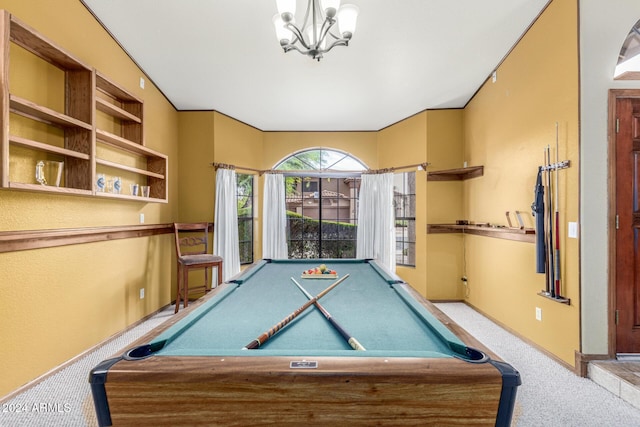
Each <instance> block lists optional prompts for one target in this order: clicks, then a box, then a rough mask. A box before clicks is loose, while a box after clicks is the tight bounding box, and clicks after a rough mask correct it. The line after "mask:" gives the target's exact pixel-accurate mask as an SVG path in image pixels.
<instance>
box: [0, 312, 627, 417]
mask: <svg viewBox="0 0 640 427" xmlns="http://www.w3.org/2000/svg"><path fill="white" fill-rule="evenodd" d="M437 306H438V308H440V309H441V310H442V311H443V312H445V313H446V314H447V315H448V316H449V317H451V318H452V319H453V320H454V321H455V322H456V323H458V324H459V325H460V326H462V327H463V328H465V329H466V330H467V331H469V332H470V333H471V334H472V335H474V336H475V337H476V338H478V339H479V340H480V341H482V342H483V343H484V344H485V345H486V346H487V347H489V348H490V349H491V350H492V351H494V352H495V353H496V354H498V355H499V356H500V357H502V358H503V359H504V360H505V361H507V362H509V363H511V364H512V365H513V366H514V367H515V368H516V369H518V370H519V371H520V375H521V376H522V381H523V385H522V386H521V387H520V388H519V389H518V395H517V401H516V409H515V415H514V422H513V426H517V427H530V426H531V427H534V426H535V427H547V426H548V427H571V426H576V427H591V426H593V427H601V426H608V427H631V426H640V410H638V409H636V408H634V407H633V406H631V405H629V404H628V403H626V402H625V401H623V400H622V399H620V398H618V397H616V396H614V395H613V394H611V393H609V392H608V391H606V390H605V389H604V388H602V387H600V386H599V385H597V384H595V383H594V382H592V381H591V380H588V379H585V378H580V377H577V376H575V375H574V374H573V373H572V372H570V371H569V370H567V369H566V368H564V367H563V366H561V365H559V364H558V363H556V362H555V361H553V360H551V359H549V358H548V357H546V356H545V355H543V354H542V353H540V352H539V351H537V350H536V349H534V348H532V347H531V346H529V345H527V344H525V343H524V342H523V341H521V340H520V339H518V338H516V337H514V336H513V335H511V334H510V333H508V332H506V331H505V330H503V329H502V328H500V327H498V326H497V325H495V324H494V323H492V322H491V321H489V320H488V319H487V318H485V317H484V316H482V315H480V314H478V313H477V312H475V311H474V310H472V309H471V308H469V307H468V306H466V305H465V304H462V303H446V304H437ZM172 314H173V310H172V309H171V308H170V307H169V308H167V309H166V310H164V311H162V312H161V313H159V314H158V315H156V316H154V317H153V318H151V319H149V320H148V321H146V322H144V323H143V324H141V325H140V326H138V327H136V328H134V329H132V330H130V331H127V332H125V333H124V334H122V335H121V336H119V337H117V338H116V339H114V340H112V341H110V342H108V343H106V344H105V345H104V346H101V347H100V348H99V349H97V350H95V351H93V352H92V353H90V354H88V355H86V356H85V357H83V358H81V359H80V360H78V361H76V362H75V363H73V364H72V365H70V366H68V367H67V368H65V369H63V370H61V371H59V372H58V373H56V374H55V375H52V376H50V377H48V378H47V379H45V380H44V381H42V382H41V383H40V384H38V385H36V386H34V387H32V388H30V389H29V390H27V391H25V392H24V393H22V394H20V395H18V396H16V397H14V398H13V399H11V400H8V401H5V402H2V403H1V404H0V427H23V426H34V427H35V426H37V427H40V426H42V427H54V426H61V427H84V426H91V427H93V426H96V425H97V422H96V418H95V414H94V409H93V402H92V400H91V391H90V388H89V383H88V375H89V371H90V370H91V369H92V368H93V367H94V366H96V365H97V364H98V363H100V362H101V361H102V360H104V359H106V358H108V357H109V356H111V355H113V354H115V353H117V352H119V351H120V350H121V349H124V348H125V347H127V345H128V343H130V342H132V341H133V340H135V339H137V338H139V337H140V336H142V335H144V334H145V333H146V332H148V331H149V330H151V329H153V328H154V327H156V326H158V325H159V324H161V323H162V322H164V321H165V320H167V319H169V318H170V317H171V316H172ZM372 421H374V420H372Z"/></svg>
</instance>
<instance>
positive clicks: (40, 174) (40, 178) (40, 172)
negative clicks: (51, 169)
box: [36, 160, 47, 185]
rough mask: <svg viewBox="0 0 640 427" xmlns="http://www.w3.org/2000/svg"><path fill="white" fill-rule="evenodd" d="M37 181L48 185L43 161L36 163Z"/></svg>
mask: <svg viewBox="0 0 640 427" xmlns="http://www.w3.org/2000/svg"><path fill="white" fill-rule="evenodd" d="M36 181H38V182H39V183H40V184H41V185H47V179H46V178H45V177H44V162H43V161H42V160H40V161H39V162H38V163H36Z"/></svg>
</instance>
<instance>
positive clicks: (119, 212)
mask: <svg viewBox="0 0 640 427" xmlns="http://www.w3.org/2000/svg"><path fill="white" fill-rule="evenodd" d="M0 8H3V9H6V10H8V11H9V12H11V13H13V14H14V15H15V16H16V17H18V18H19V19H20V20H22V21H23V22H25V23H27V24H28V25H30V26H31V27H33V28H35V29H36V30H37V31H39V32H41V33H42V34H44V35H45V36H46V37H47V38H49V39H51V40H53V41H54V42H55V43H56V44H58V45H60V46H62V47H63V48H65V49H66V50H68V51H70V52H71V53H73V54H74V55H75V56H77V57H78V58H80V59H81V60H83V61H84V62H86V63H88V64H90V65H91V66H94V67H95V68H96V69H98V70H99V71H100V72H102V73H103V74H105V75H106V76H107V77H109V78H110V79H112V80H114V81H115V82H117V83H119V84H120V85H121V86H123V87H125V88H126V89H128V90H129V91H131V92H133V93H135V94H136V95H137V96H138V97H140V98H141V99H143V100H144V110H145V112H144V119H145V123H146V126H145V135H146V145H147V146H148V147H149V148H151V149H154V150H156V151H159V152H162V153H164V154H167V155H168V156H169V171H168V177H169V181H168V194H169V203H167V204H160V203H141V202H124V201H117V200H105V199H100V198H94V197H74V196H64V195H52V194H41V193H36V192H19V191H10V190H0V231H14V230H37V229H58V228H81V227H94V226H118V225H134V224H138V222H139V214H140V213H144V214H145V223H146V224H156V223H161V224H162V223H168V222H172V221H173V220H174V218H175V217H176V212H177V200H176V201H175V202H174V198H175V197H176V195H177V185H176V183H177V180H176V179H173V178H172V177H176V176H177V166H176V165H177V162H176V161H175V159H177V152H178V145H177V137H178V134H177V130H178V126H177V120H178V114H177V112H176V111H175V109H174V108H173V107H172V106H171V104H170V103H169V102H167V101H166V99H165V98H164V97H163V95H162V94H161V93H160V92H159V91H158V90H157V89H156V88H155V87H154V86H153V84H151V82H149V81H148V80H147V84H146V86H145V89H140V87H139V85H138V82H139V79H140V77H143V76H144V75H143V73H142V72H141V71H140V70H139V69H138V68H137V67H136V65H135V64H134V63H133V62H132V61H131V60H130V59H129V58H128V57H127V55H126V54H125V53H124V52H123V51H122V50H121V49H120V47H119V46H118V45H117V44H116V43H115V42H114V41H113V40H112V38H111V37H110V36H109V35H108V34H107V33H106V32H105V31H104V30H103V29H102V27H101V26H100V25H99V24H98V22H96V20H95V19H94V18H93V16H92V15H91V14H90V13H89V12H88V11H87V10H86V8H85V7H84V6H83V5H82V4H81V3H80V2H79V1H77V0H57V1H55V2H53V1H50V0H29V1H24V0H0ZM79 35H81V37H80V36H79ZM17 55H18V56H19V55H20V54H17ZM14 59H15V60H16V64H14V65H16V66H18V65H23V64H24V61H21V60H20V59H19V58H18V57H16V58H14ZM18 63H20V64H18ZM34 73H35V76H34ZM37 73H42V67H41V66H38V65H37V66H35V68H33V69H32V68H29V66H28V64H27V67H26V68H25V69H24V70H22V72H21V73H12V76H11V80H10V86H11V90H14V89H15V90H17V91H19V92H20V93H23V94H29V96H31V93H29V91H30V90H32V88H33V85H34V84H35V83H34V81H33V79H34V78H37V79H44V80H46V81H48V82H50V83H51V86H52V87H53V86H57V84H56V82H60V81H61V80H60V76H59V74H58V73H59V72H58V71H55V70H51V71H45V72H44V73H45V75H44V76H43V75H38V74H37ZM60 95H61V92H59V91H58V92H56V91H55V90H52V91H50V92H48V93H47V94H46V96H47V97H48V99H37V100H38V101H43V102H44V103H46V104H47V105H54V104H56V103H59V104H60V103H61V99H60ZM34 96H45V95H44V94H41V95H37V94H34ZM25 126H26V127H27V128H26V129H24V128H23V129H22V131H24V132H26V133H29V132H36V133H37V132H40V130H39V129H38V126H37V125H35V124H33V123H31V124H30V125H29V124H27V125H25ZM29 126H32V127H33V128H32V129H29V128H28V127H29ZM14 166H15V165H14ZM17 167H19V165H17ZM173 252H174V249H173V240H172V239H171V236H170V235H162V236H154V237H148V238H139V239H125V240H116V241H110V242H101V243H91V244H84V245H73V246H65V247H58V248H52V249H38V250H29V251H21V252H13V253H4V254H0V300H2V302H3V309H2V315H1V318H2V320H1V324H2V327H1V328H0V378H2V380H1V381H0V396H4V395H6V394H7V393H9V392H11V391H12V390H14V389H16V388H17V387H20V386H21V385H23V384H25V383H27V382H29V381H31V380H33V379H34V378H36V377H38V376H39V375H42V374H43V373H45V372H47V371H49V370H50V369H52V368H54V367H56V366H58V365H59V364H61V363H63V362H65V361H67V360H68V359H70V358H72V357H74V356H76V355H77V354H79V353H81V352H83V351H85V350H87V349H88V348H90V347H91V346H93V345H95V344H97V343H99V342H101V341H103V340H104V339H105V338H107V337H109V336H111V335H113V334H115V333H117V332H119V331H121V330H122V329H124V328H126V327H127V326H128V325H131V324H132V323H134V322H136V321H138V320H139V319H141V318H142V317H144V316H146V315H148V314H150V313H153V312H154V311H156V310H157V309H158V308H160V307H162V306H164V305H166V304H168V303H169V302H170V289H171V288H172V287H173V286H172V282H173V281H174V278H173V276H174V268H173ZM140 288H145V298H144V299H142V300H141V299H140V298H139V289H140Z"/></svg>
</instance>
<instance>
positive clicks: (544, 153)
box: [542, 149, 551, 296]
mask: <svg viewBox="0 0 640 427" xmlns="http://www.w3.org/2000/svg"><path fill="white" fill-rule="evenodd" d="M542 157H543V159H544V160H543V161H542V164H543V165H544V166H543V169H542V170H543V171H545V172H546V171H547V151H546V149H543V150H542ZM547 173H548V172H547ZM542 180H543V183H542V187H543V188H544V186H545V183H544V177H543V179H542ZM548 190H549V188H548V187H547V191H548ZM542 204H543V205H544V209H542V216H543V218H544V225H545V227H544V229H543V233H544V236H543V237H542V238H543V240H544V272H545V274H544V280H545V289H546V295H547V296H549V295H551V288H550V287H549V283H550V280H551V279H550V277H549V238H548V234H547V231H546V230H547V227H548V226H549V224H548V223H549V220H548V215H547V211H546V209H548V206H546V203H545V200H544V195H543V197H542Z"/></svg>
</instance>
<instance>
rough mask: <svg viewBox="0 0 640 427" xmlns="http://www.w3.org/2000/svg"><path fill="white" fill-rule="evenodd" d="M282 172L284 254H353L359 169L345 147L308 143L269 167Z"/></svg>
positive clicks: (354, 250)
mask: <svg viewBox="0 0 640 427" xmlns="http://www.w3.org/2000/svg"><path fill="white" fill-rule="evenodd" d="M274 169H276V170H281V171H287V173H285V185H286V204H287V225H288V236H287V240H288V244H289V258H355V255H356V237H357V233H356V231H357V228H356V227H357V221H358V196H359V190H360V173H361V172H362V171H365V170H367V167H366V166H365V165H364V163H362V162H361V161H360V160H358V159H356V158H355V157H353V156H351V155H350V154H348V153H345V152H341V151H337V150H329V149H325V148H314V149H308V150H303V151H299V152H297V153H294V154H292V155H290V156H288V157H287V158H285V159H283V160H282V161H280V162H278V164H277V165H276V166H275V167H274Z"/></svg>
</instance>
